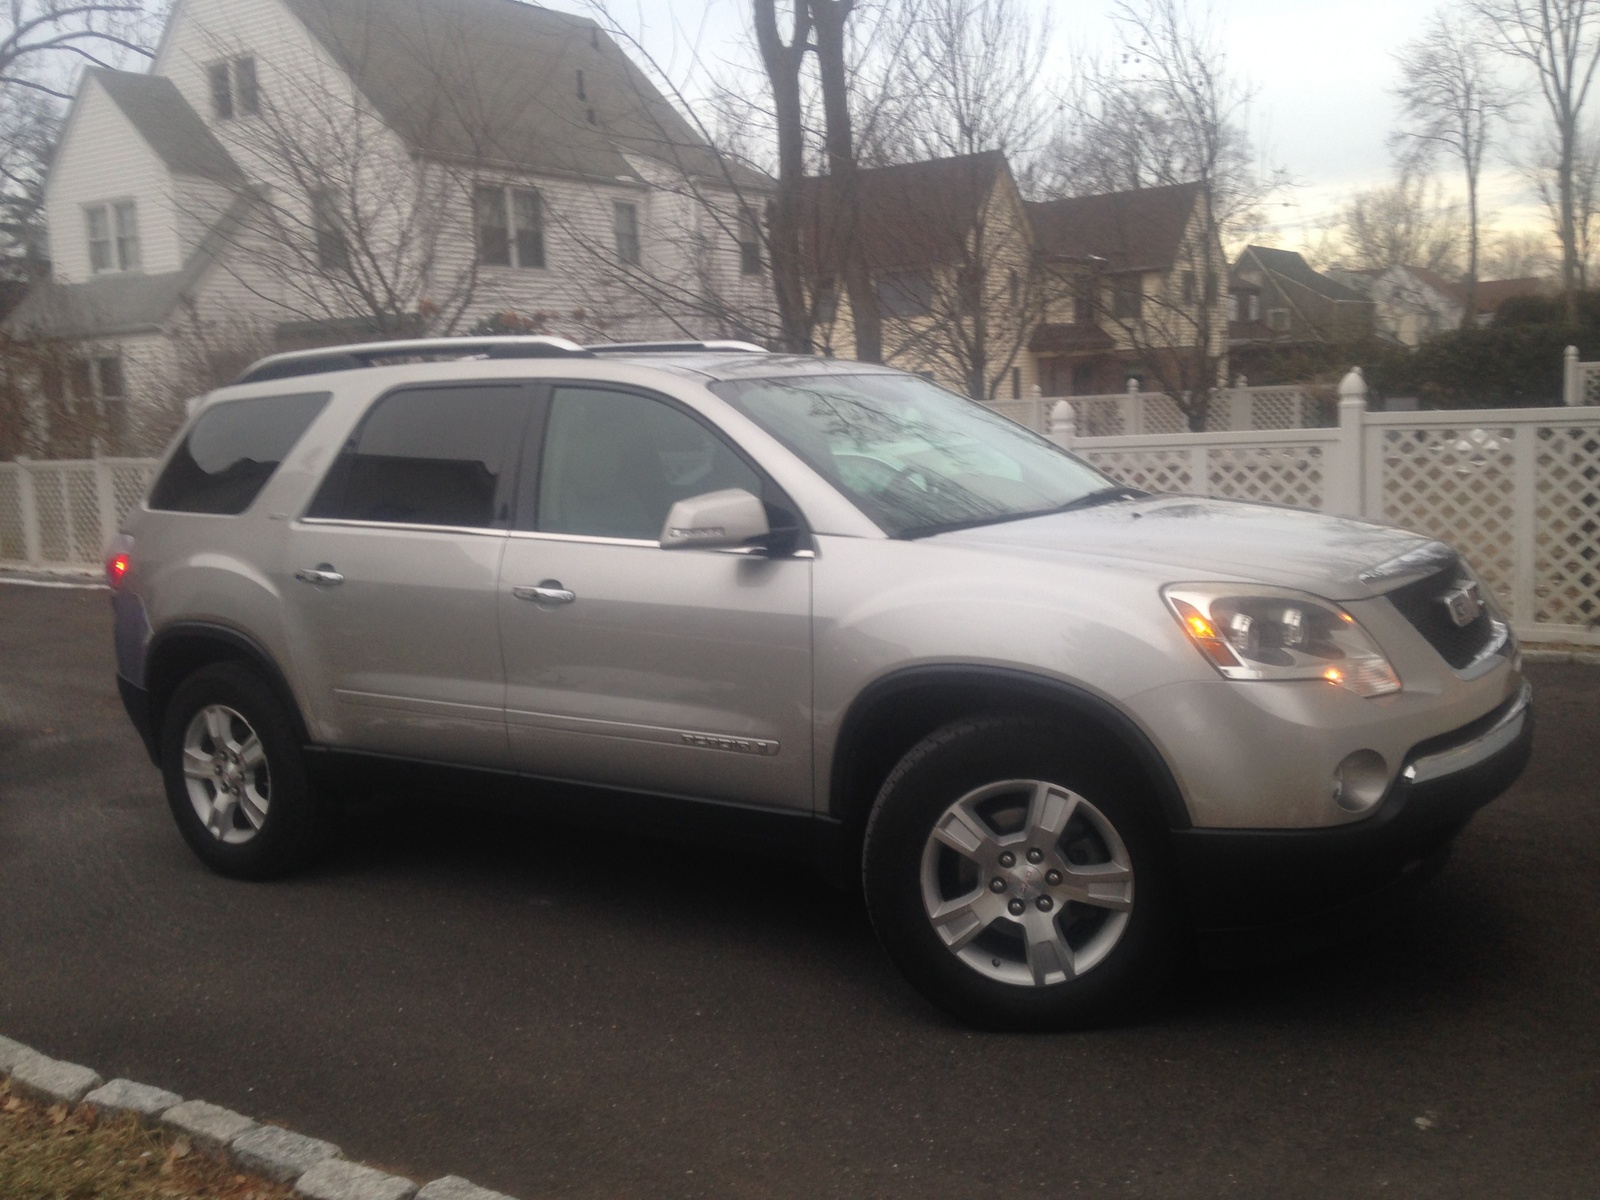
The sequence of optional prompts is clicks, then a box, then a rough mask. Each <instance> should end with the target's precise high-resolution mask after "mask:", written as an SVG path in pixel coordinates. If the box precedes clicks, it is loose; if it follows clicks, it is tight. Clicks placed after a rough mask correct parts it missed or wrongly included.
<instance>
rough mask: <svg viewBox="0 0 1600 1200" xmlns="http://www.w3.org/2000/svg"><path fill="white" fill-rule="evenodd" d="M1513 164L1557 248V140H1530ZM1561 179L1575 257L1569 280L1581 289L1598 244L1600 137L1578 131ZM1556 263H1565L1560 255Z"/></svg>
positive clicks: (1559, 199) (1559, 172) (1585, 284)
mask: <svg viewBox="0 0 1600 1200" xmlns="http://www.w3.org/2000/svg"><path fill="white" fill-rule="evenodd" d="M1513 163H1514V165H1515V166H1516V167H1517V168H1518V170H1519V171H1520V172H1521V174H1522V177H1523V178H1524V179H1526V180H1527V181H1528V184H1529V186H1530V187H1531V188H1532V189H1533V191H1534V193H1535V194H1536V195H1537V196H1538V197H1539V200H1540V201H1541V203H1543V204H1544V207H1545V212H1546V213H1547V214H1549V217H1550V228H1551V230H1552V231H1554V232H1556V234H1557V246H1558V248H1559V247H1560V240H1559V234H1560V229H1561V204H1562V197H1563V193H1562V188H1561V181H1562V179H1563V175H1562V170H1561V147H1560V143H1559V141H1558V139H1557V138H1556V137H1555V135H1554V134H1553V133H1550V134H1549V135H1548V136H1546V137H1544V138H1535V139H1533V140H1532V141H1531V142H1530V143H1529V144H1528V145H1526V146H1525V147H1524V148H1523V149H1522V151H1521V152H1519V153H1518V154H1517V155H1516V156H1515V158H1514V159H1513ZM1565 178H1566V179H1567V180H1568V181H1569V189H1568V192H1567V193H1566V194H1567V196H1568V198H1569V199H1570V202H1571V216H1572V238H1573V253H1574V255H1575V256H1576V262H1575V264H1574V266H1573V278H1574V280H1575V282H1576V286H1577V287H1578V288H1579V289H1580V290H1581V289H1583V288H1586V287H1588V286H1589V277H1590V274H1591V268H1592V267H1593V265H1594V252H1595V249H1596V244H1597V241H1600V137H1597V136H1596V135H1594V134H1591V133H1588V132H1586V131H1584V130H1581V129H1580V130H1579V134H1578V142H1577V145H1576V147H1575V148H1574V150H1573V152H1572V162H1571V168H1570V172H1569V173H1568V174H1567V175H1566V176H1565ZM1558 261H1561V262H1564V261H1565V256H1564V254H1563V255H1560V256H1558ZM1564 278H1565V276H1564V273H1563V279H1564Z"/></svg>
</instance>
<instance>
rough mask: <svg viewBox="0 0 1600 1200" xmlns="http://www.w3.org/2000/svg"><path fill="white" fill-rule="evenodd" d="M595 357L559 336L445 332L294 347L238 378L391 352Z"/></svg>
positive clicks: (324, 367)
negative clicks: (450, 334) (447, 334)
mask: <svg viewBox="0 0 1600 1200" xmlns="http://www.w3.org/2000/svg"><path fill="white" fill-rule="evenodd" d="M478 357H481V358H593V357H594V352H593V351H591V350H586V349H584V347H582V346H580V345H578V343H577V342H569V341H568V340H567V339H566V338H558V337H440V338H415V339H412V340H410V341H397V342H359V343H357V344H354V345H350V346H323V347H320V348H318V349H315V350H292V351H290V352H288V353H287V354H274V355H271V356H270V357H268V358H263V359H261V360H260V361H259V362H254V363H251V364H250V366H248V367H246V368H245V370H244V373H243V374H242V375H240V376H239V378H238V379H236V380H234V382H235V383H264V382H266V381H267V380H271V379H293V378H294V377H295V376H298V375H320V374H321V373H322V372H324V371H349V370H354V369H356V368H358V367H370V366H373V365H375V364H376V363H378V362H379V361H380V360H382V359H386V358H400V359H408V358H478Z"/></svg>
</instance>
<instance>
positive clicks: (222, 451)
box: [150, 392, 329, 516]
mask: <svg viewBox="0 0 1600 1200" xmlns="http://www.w3.org/2000/svg"><path fill="white" fill-rule="evenodd" d="M328 396H329V393H328V392H308V393H305V394H303V395H297V396H263V397H261V398H259V399H255V400H229V401H226V402H224V403H222V404H214V405H212V406H211V407H210V408H207V409H206V410H205V412H203V413H201V414H200V419H199V420H198V421H196V422H195V423H194V428H192V429H190V430H189V433H188V435H187V436H186V437H185V438H184V439H183V444H182V445H181V446H179V447H178V449H177V452H176V453H174V454H173V456H172V458H171V460H170V461H169V462H168V463H167V468H166V470H164V471H162V472H161V478H160V479H158V480H156V485H155V487H153V488H151V489H150V507H151V508H157V509H162V510H164V511H166V512H193V513H220V514H223V515H226V516H235V515H237V514H239V513H242V512H243V511H244V510H245V509H247V508H249V507H250V505H251V504H252V503H253V502H254V501H255V498H256V496H257V495H258V494H259V493H260V491H261V489H262V488H263V487H265V486H266V482H267V480H269V479H271V478H272V473H273V472H274V471H276V470H277V469H278V464H279V463H280V462H282V461H283V459H284V456H285V455H287V454H288V453H289V451H290V450H292V449H294V444H295V443H296V442H298V441H299V440H300V435H301V434H303V433H304V432H305V431H306V427H307V426H308V425H310V424H311V422H312V421H314V420H316V419H317V414H318V413H320V412H321V411H322V409H323V406H324V405H326V404H327V403H328Z"/></svg>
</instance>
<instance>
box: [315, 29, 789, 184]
mask: <svg viewBox="0 0 1600 1200" xmlns="http://www.w3.org/2000/svg"><path fill="white" fill-rule="evenodd" d="M284 3H285V4H286V5H287V6H288V8H289V9H290V10H291V11H292V12H293V13H294V14H295V16H296V17H298V18H299V20H300V21H301V22H302V23H303V24H304V25H305V26H306V28H308V29H309V30H310V31H311V33H312V35H313V36H314V37H316V39H317V40H318V41H319V42H321V43H322V45H323V47H324V48H325V49H326V50H327V51H328V52H329V54H330V55H332V57H333V59H334V60H335V61H336V62H337V63H338V64H339V65H340V66H341V67H342V68H343V69H344V70H346V71H348V72H349V74H350V76H351V78H352V79H353V80H354V81H355V84H356V86H357V87H358V88H359V89H360V90H361V92H362V94H363V95H365V96H366V98H367V99H368V100H370V101H371V102H372V104H373V106H374V107H375V108H376V109H377V110H378V112H379V114H380V115H381V116H382V117H383V119H384V121H385V122H386V123H387V124H388V125H389V126H390V127H391V128H392V129H394V130H395V131H396V132H397V133H398V134H400V136H401V137H403V138H404V139H405V140H406V141H407V142H409V143H410V144H411V145H412V146H413V147H415V148H416V149H417V150H419V151H421V152H423V153H425V154H429V155H433V156H436V157H438V158H444V159H454V160H460V161H467V162H472V163H478V164H485V165H503V166H507V167H514V168H519V169H523V170H528V171H532V172H545V173H558V174H573V175H580V176H584V177H588V178H596V179H606V180H614V179H618V178H621V179H626V180H637V179H639V174H638V172H636V171H635V170H634V168H633V167H632V166H630V165H629V163H628V160H627V158H626V157H625V155H626V154H629V153H631V154H638V155H644V156H646V157H649V158H653V159H657V160H659V161H662V162H665V163H668V164H671V165H672V166H674V167H676V168H677V169H679V170H682V171H685V172H687V173H689V174H691V175H696V176H699V177H702V178H705V179H712V180H715V179H720V178H721V177H722V172H723V167H722V165H721V164H719V162H718V161H717V157H716V155H715V154H714V153H713V152H712V150H711V149H710V147H709V146H708V145H707V144H706V142H705V139H704V138H702V137H701V136H700V135H699V133H698V132H697V131H696V130H695V129H694V128H693V127H692V126H691V125H690V124H689V122H688V121H687V120H685V119H684V117H683V116H682V114H680V113H679V112H678V111H677V109H676V108H674V107H673V106H672V105H671V104H670V103H668V102H667V100H666V99H665V97H663V96H662V95H661V93H660V92H659V91H657V90H656V88H655V86H654V85H653V84H652V83H651V82H650V81H649V80H648V79H647V78H646V77H645V76H644V74H643V72H641V71H640V70H639V69H638V68H637V67H636V66H635V65H634V64H633V62H632V61H631V60H630V59H629V58H628V56H627V55H626V54H624V53H623V52H622V50H621V49H620V48H619V47H618V46H617V44H616V43H615V42H614V41H613V40H612V39H611V37H610V36H609V35H607V34H606V33H605V32H604V31H603V30H602V29H601V28H600V27H599V26H598V25H597V24H595V22H594V21H592V20H590V19H589V18H587V17H577V16H571V15H569V14H567V13H561V12H555V11H553V10H550V9H544V8H539V7H536V6H535V5H532V4H524V3H520V2H519V0H284ZM580 71H581V72H582V73H583V87H582V91H583V95H582V96H580V95H579V87H578V73H579V72H580ZM591 113H592V114H593V115H592V119H591ZM733 170H734V171H735V172H737V175H736V181H737V182H738V183H740V184H742V185H747V186H753V185H760V184H761V183H762V182H763V181H764V179H763V177H762V176H760V175H758V174H756V173H755V172H752V171H748V170H743V169H741V168H737V167H735V168H733Z"/></svg>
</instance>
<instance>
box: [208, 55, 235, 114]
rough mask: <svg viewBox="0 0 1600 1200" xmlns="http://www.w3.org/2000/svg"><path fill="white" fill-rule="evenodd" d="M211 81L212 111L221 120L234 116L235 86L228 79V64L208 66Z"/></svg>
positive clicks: (220, 63)
mask: <svg viewBox="0 0 1600 1200" xmlns="http://www.w3.org/2000/svg"><path fill="white" fill-rule="evenodd" d="M206 76H207V77H208V78H209V79H210V81H211V111H212V113H213V114H214V115H215V116H216V118H217V120H219V121H226V120H229V119H230V118H231V117H232V116H233V87H232V85H231V83H230V82H229V79H228V64H227V63H225V62H219V63H212V64H211V65H210V66H209V67H207V68H206Z"/></svg>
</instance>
